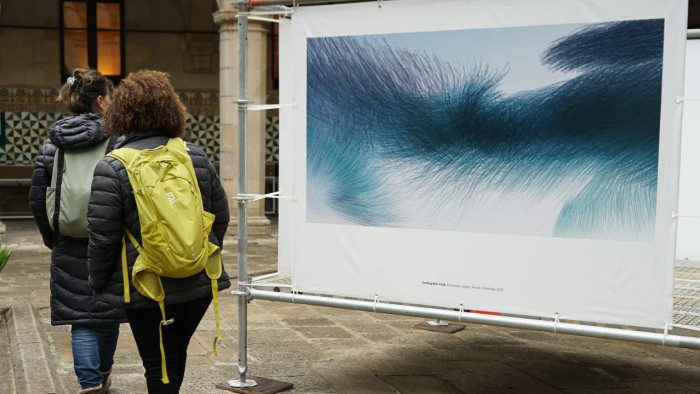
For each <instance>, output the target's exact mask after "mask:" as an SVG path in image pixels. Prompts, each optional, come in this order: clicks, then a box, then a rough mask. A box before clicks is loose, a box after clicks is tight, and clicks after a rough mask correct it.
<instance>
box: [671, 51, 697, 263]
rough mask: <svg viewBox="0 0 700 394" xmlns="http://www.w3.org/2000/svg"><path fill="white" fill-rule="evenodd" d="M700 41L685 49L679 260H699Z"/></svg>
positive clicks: (677, 249) (677, 253)
mask: <svg viewBox="0 0 700 394" xmlns="http://www.w3.org/2000/svg"><path fill="white" fill-rule="evenodd" d="M697 70H700V40H689V41H688V44H687V46H686V62H685V97H686V98H688V99H690V100H692V101H686V102H685V103H684V104H683V144H682V146H681V180H680V191H679V194H680V196H679V207H678V212H679V214H681V215H686V216H681V217H680V218H678V243H677V247H676V258H679V259H689V260H700V178H698V174H700V154H699V153H700V74H698V72H697Z"/></svg>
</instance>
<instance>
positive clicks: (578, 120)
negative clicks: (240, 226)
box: [280, 0, 687, 327]
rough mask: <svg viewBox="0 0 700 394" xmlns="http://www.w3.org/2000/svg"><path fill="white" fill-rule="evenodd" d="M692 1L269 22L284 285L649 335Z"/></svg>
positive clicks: (666, 315) (665, 270) (500, 6)
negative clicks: (273, 37) (275, 57)
mask: <svg viewBox="0 0 700 394" xmlns="http://www.w3.org/2000/svg"><path fill="white" fill-rule="evenodd" d="M686 16H687V2H686V1H684V0H671V1H663V2H661V1H658V0H614V1H610V0H538V1H524V0H499V1H493V0H473V1H470V2H465V1H455V0H437V1H435V0H430V1H429V0H403V1H391V2H384V3H383V4H382V6H381V8H380V7H378V5H377V3H363V4H345V5H334V6H320V7H303V8H300V9H299V10H298V12H297V13H296V14H295V15H294V16H293V18H292V21H291V22H290V23H286V24H284V25H283V26H282V29H281V33H280V35H281V37H280V43H281V44H280V46H281V54H280V56H281V64H282V69H283V70H284V71H283V72H282V75H281V77H280V80H281V81H280V82H281V85H280V86H281V92H280V95H281V97H280V99H281V101H282V102H295V103H296V104H297V106H296V108H290V109H285V110H283V111H281V114H280V128H281V136H280V160H281V164H280V168H281V171H282V172H281V174H280V178H281V189H280V190H281V192H282V194H283V195H295V196H297V199H296V200H295V201H289V202H285V203H284V204H283V205H282V206H281V209H280V210H281V217H280V267H281V270H282V271H285V270H287V271H289V272H290V273H291V276H292V281H293V283H294V285H295V286H296V288H297V290H299V291H305V292H315V293H323V294H331V295H342V296H351V297H360V298H369V299H373V298H375V297H378V298H379V300H380V301H381V300H385V301H393V302H410V303H415V304H421V305H431V306H438V307H446V308H458V307H460V305H462V306H463V307H464V308H465V309H469V310H472V309H473V310H488V311H495V312H502V313H509V314H519V315H529V316H545V317H554V316H555V315H556V314H558V316H559V318H560V319H575V320H583V321H594V322H603V323H615V324H629V325H638V326H645V327H663V326H664V325H665V323H666V321H668V320H669V319H670V318H671V308H672V292H673V257H674V243H675V229H676V219H674V218H673V216H672V212H675V211H677V200H678V172H679V151H680V125H681V122H680V120H681V109H682V106H681V105H679V104H677V103H676V97H677V96H683V65H684V45H685V35H686V33H685V23H686Z"/></svg>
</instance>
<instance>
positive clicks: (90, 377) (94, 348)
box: [71, 323, 119, 390]
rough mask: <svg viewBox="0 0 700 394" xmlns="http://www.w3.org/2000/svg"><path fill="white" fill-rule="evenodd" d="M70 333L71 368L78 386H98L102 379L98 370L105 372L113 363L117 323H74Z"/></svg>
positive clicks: (82, 387) (117, 329) (84, 387)
mask: <svg viewBox="0 0 700 394" xmlns="http://www.w3.org/2000/svg"><path fill="white" fill-rule="evenodd" d="M71 334H72V338H71V344H72V346H73V368H74V369H75V374H76V376H78V383H79V384H80V388H81V389H83V390H84V389H89V388H92V387H97V386H99V385H100V383H102V380H103V377H102V375H101V374H100V371H102V372H107V371H109V370H110V368H112V364H114V351H115V350H116V348H117V338H119V323H106V324H74V325H73V326H72V328H71Z"/></svg>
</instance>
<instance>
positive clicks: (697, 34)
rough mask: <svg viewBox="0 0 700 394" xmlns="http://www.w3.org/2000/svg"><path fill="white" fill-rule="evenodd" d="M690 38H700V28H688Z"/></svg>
mask: <svg viewBox="0 0 700 394" xmlns="http://www.w3.org/2000/svg"><path fill="white" fill-rule="evenodd" d="M688 38H689V39H694V38H700V29H688Z"/></svg>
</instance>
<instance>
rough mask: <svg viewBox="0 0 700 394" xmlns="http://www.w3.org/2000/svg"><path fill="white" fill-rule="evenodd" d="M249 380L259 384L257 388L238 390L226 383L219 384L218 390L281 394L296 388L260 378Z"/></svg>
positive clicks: (289, 384) (251, 377) (288, 384)
mask: <svg viewBox="0 0 700 394" xmlns="http://www.w3.org/2000/svg"><path fill="white" fill-rule="evenodd" d="M248 378H249V379H252V380H254V381H255V382H256V383H258V385H257V386H255V387H244V388H236V387H231V386H229V385H228V383H226V382H224V383H219V384H217V385H216V388H217V389H219V390H227V391H233V392H234V393H243V394H273V393H279V392H280V391H285V390H289V389H291V388H292V387H294V385H293V384H291V383H287V382H281V381H279V380H272V379H265V378H261V377H259V376H249V377H248Z"/></svg>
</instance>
